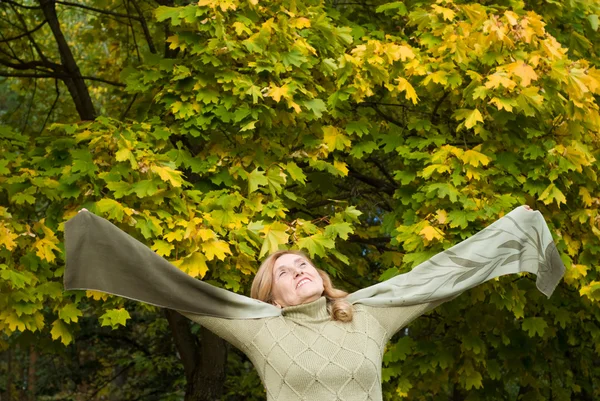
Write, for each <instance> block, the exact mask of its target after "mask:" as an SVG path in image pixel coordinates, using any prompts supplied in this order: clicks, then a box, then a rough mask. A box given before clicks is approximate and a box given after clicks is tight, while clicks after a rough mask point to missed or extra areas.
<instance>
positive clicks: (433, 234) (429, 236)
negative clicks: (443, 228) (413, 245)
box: [419, 225, 444, 241]
mask: <svg viewBox="0 0 600 401" xmlns="http://www.w3.org/2000/svg"><path fill="white" fill-rule="evenodd" d="M419 235H421V236H423V237H425V239H426V240H427V241H432V240H433V239H437V240H441V239H443V238H444V235H443V234H442V233H441V232H440V230H438V229H436V228H435V227H433V226H430V225H427V226H425V227H424V228H423V229H422V230H421V231H420V232H419Z"/></svg>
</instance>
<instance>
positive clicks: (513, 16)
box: [504, 11, 519, 26]
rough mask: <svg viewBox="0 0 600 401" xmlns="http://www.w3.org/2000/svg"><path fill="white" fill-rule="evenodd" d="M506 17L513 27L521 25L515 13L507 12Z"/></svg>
mask: <svg viewBox="0 0 600 401" xmlns="http://www.w3.org/2000/svg"><path fill="white" fill-rule="evenodd" d="M504 16H505V17H506V19H507V20H508V23H509V24H511V25H513V26H514V25H517V24H518V23H519V16H518V15H517V14H516V13H515V12H514V11H505V12H504Z"/></svg>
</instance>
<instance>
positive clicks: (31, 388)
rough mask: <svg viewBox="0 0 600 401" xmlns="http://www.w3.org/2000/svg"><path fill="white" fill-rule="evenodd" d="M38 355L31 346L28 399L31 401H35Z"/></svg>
mask: <svg viewBox="0 0 600 401" xmlns="http://www.w3.org/2000/svg"><path fill="white" fill-rule="evenodd" d="M37 358H38V353H37V350H36V349H35V347H34V346H33V344H31V345H30V346H29V367H28V369H27V398H28V400H29V401H35V384H36V380H35V379H36V377H35V374H36V366H35V365H36V362H37Z"/></svg>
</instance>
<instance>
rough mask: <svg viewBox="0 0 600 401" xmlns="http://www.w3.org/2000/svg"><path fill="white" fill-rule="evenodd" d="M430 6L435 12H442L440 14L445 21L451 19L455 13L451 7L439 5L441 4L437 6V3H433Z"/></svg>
mask: <svg viewBox="0 0 600 401" xmlns="http://www.w3.org/2000/svg"><path fill="white" fill-rule="evenodd" d="M431 8H433V10H434V11H435V12H436V13H438V14H442V16H443V17H444V19H445V20H446V21H452V20H453V19H454V16H455V15H456V14H455V13H454V11H452V10H451V9H449V8H446V7H441V6H438V5H433V6H431Z"/></svg>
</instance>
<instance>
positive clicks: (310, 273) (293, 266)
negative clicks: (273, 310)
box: [271, 253, 324, 308]
mask: <svg viewBox="0 0 600 401" xmlns="http://www.w3.org/2000/svg"><path fill="white" fill-rule="evenodd" d="M323 291H324V288H323V279H322V278H321V276H320V275H319V273H318V272H317V269H315V267H314V266H313V265H311V264H310V263H309V262H308V260H306V259H305V258H304V257H302V256H300V255H295V254H292V253H286V254H283V255H281V256H280V257H278V258H277V260H276V261H275V265H274V266H273V287H272V289H271V292H272V298H273V303H274V304H275V305H276V306H279V307H280V308H285V307H287V306H295V305H300V304H305V303H308V302H312V301H316V300H317V299H319V298H320V297H321V295H322V294H323Z"/></svg>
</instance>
